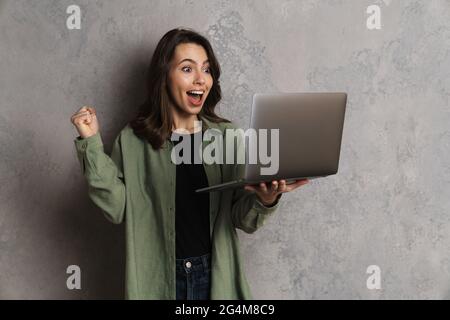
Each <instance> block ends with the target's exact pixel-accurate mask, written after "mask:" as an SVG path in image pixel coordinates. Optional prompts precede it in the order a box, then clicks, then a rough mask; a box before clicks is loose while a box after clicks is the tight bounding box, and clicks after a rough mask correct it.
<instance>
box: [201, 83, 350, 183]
mask: <svg viewBox="0 0 450 320" xmlns="http://www.w3.org/2000/svg"><path fill="white" fill-rule="evenodd" d="M346 105H347V94H346V93H344V92H327V93H256V94H254V95H253V103H252V111H251V121H250V128H253V129H256V130H259V129H267V136H268V137H269V138H268V139H267V140H268V142H270V131H271V129H279V131H278V133H279V144H278V146H279V150H278V152H279V157H278V171H277V172H276V173H275V174H273V175H266V174H261V172H262V171H261V168H264V167H266V166H267V165H264V164H262V163H261V162H260V161H257V163H253V164H251V163H249V161H248V152H249V148H245V152H246V153H247V154H246V160H245V164H243V165H245V174H244V177H243V178H242V179H240V180H235V181H228V182H225V183H221V184H218V185H214V186H209V187H206V188H202V189H197V190H196V192H209V191H220V190H225V189H229V188H239V187H243V186H245V185H247V184H250V185H256V184H259V183H260V182H271V181H272V180H281V179H284V180H286V182H287V183H293V182H295V181H296V180H300V179H316V178H321V177H326V176H329V175H333V174H336V173H337V171H338V166H339V156H340V150H341V140H342V131H343V126H344V117H345V108H346ZM267 149H268V151H269V152H270V151H271V146H268V147H267Z"/></svg>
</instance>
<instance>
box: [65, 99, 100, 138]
mask: <svg viewBox="0 0 450 320" xmlns="http://www.w3.org/2000/svg"><path fill="white" fill-rule="evenodd" d="M70 121H71V122H72V124H73V125H74V126H75V127H76V128H77V131H78V133H79V135H80V137H81V138H83V139H84V138H88V137H90V136H93V135H94V134H96V133H97V132H98V130H99V125H98V120H97V115H96V113H95V109H94V108H91V107H86V106H85V107H83V108H81V109H80V110H78V111H77V112H76V113H75V114H74V115H73V116H72V117H70Z"/></svg>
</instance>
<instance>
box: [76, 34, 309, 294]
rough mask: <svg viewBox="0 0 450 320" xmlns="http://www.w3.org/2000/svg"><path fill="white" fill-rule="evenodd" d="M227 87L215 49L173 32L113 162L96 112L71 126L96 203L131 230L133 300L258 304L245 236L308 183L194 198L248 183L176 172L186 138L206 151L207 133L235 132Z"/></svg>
mask: <svg viewBox="0 0 450 320" xmlns="http://www.w3.org/2000/svg"><path fill="white" fill-rule="evenodd" d="M219 78H220V66H219V63H218V61H217V60H216V57H215V55H214V52H213V49H212V47H211V45H210V43H209V41H208V40H207V39H205V38H204V37H203V36H201V35H200V34H198V33H196V32H194V31H192V30H189V29H174V30H171V31H169V32H167V33H166V34H165V35H164V36H163V37H162V39H161V40H160V41H159V43H158V45H157V47H156V49H155V52H154V54H153V57H152V60H151V63H150V67H149V78H148V97H147V100H146V102H145V103H144V104H143V105H142V106H141V107H140V109H139V113H138V115H137V116H136V118H135V119H134V120H133V121H131V122H130V123H129V124H127V125H126V126H125V128H123V129H122V131H121V132H120V134H119V135H118V136H117V138H116V139H115V141H114V144H113V148H112V151H111V156H108V155H106V154H105V153H104V151H103V143H102V140H101V136H100V133H99V124H98V120H97V116H96V112H95V110H94V108H91V107H83V108H81V109H80V110H78V112H76V113H75V114H74V115H73V116H72V118H71V121H72V123H73V124H74V125H75V126H76V129H77V131H78V133H79V137H77V138H76V139H75V141H74V142H75V147H76V150H77V156H78V159H79V161H80V164H81V168H82V172H83V174H84V176H85V177H86V179H87V182H88V185H89V188H88V192H89V197H90V198H91V200H92V201H93V202H94V203H95V204H96V205H97V206H98V207H99V208H100V209H101V210H102V212H103V214H104V215H105V217H106V218H107V219H108V220H110V221H111V222H113V223H116V224H118V223H121V222H122V221H123V220H125V223H126V298H127V299H175V298H176V299H251V298H252V295H251V292H250V289H249V286H248V283H247V280H246V277H245V275H244V273H243V264H242V258H241V255H240V251H239V246H238V237H237V233H236V228H239V229H241V230H243V231H245V232H247V233H253V232H254V231H256V230H257V229H258V228H260V227H261V226H262V225H263V224H264V222H265V220H266V219H267V218H268V217H269V216H270V215H271V214H272V213H273V212H274V211H275V210H276V208H277V207H278V200H279V198H280V197H281V194H282V193H284V192H289V191H291V190H294V189H296V188H298V187H299V186H301V185H304V184H306V183H307V182H308V180H299V181H297V182H296V183H294V184H290V185H286V182H285V181H283V180H282V181H273V182H272V184H271V185H269V186H266V184H264V183H261V184H260V185H259V186H250V185H249V186H246V187H245V188H244V189H236V190H227V191H222V192H211V193H195V190H196V189H197V188H201V187H204V186H207V185H212V184H218V183H221V182H225V181H229V180H235V179H238V178H240V177H242V174H243V170H242V169H243V165H233V164H216V163H213V164H206V163H201V164H195V163H193V164H188V163H183V164H178V165H175V164H174V162H173V160H172V158H171V152H172V151H173V149H174V147H175V144H176V141H175V140H177V139H179V138H181V137H182V138H183V139H184V138H186V139H188V138H191V139H192V140H194V141H201V145H197V146H196V147H197V149H192V150H200V151H201V150H202V148H203V150H204V148H205V147H206V146H207V144H208V141H205V142H203V140H202V137H203V134H204V132H205V130H207V129H215V130H220V132H222V133H223V132H224V131H225V130H226V129H233V128H236V127H235V126H234V125H233V124H232V123H231V122H230V121H228V120H226V119H223V118H221V117H219V116H218V115H217V114H216V113H215V111H214V109H215V107H216V105H217V103H218V102H219V101H220V99H221V89H220V83H219ZM192 91H194V92H192ZM194 121H201V129H202V130H196V129H198V128H195V126H194V123H195V122H194ZM195 135H198V136H197V137H199V138H200V139H198V140H196V139H193V138H194V136H195ZM174 137H175V138H174ZM181 140H182V139H181ZM192 145H194V143H193V144H192ZM180 155H181V154H180ZM192 159H194V153H192ZM191 163H192V162H191Z"/></svg>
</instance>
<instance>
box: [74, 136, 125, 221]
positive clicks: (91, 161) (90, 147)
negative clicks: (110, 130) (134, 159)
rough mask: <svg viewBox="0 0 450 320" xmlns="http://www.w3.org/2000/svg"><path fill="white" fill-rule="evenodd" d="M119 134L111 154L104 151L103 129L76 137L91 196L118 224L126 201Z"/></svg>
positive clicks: (107, 215)
mask: <svg viewBox="0 0 450 320" xmlns="http://www.w3.org/2000/svg"><path fill="white" fill-rule="evenodd" d="M120 137H121V135H120V134H119V135H118V136H117V138H116V139H115V140H114V143H113V147H112V151H111V156H108V155H107V154H106V153H105V152H104V148H103V142H102V139H101V136H100V132H97V133H96V134H95V135H92V136H90V137H88V138H81V137H80V136H78V137H77V138H76V139H75V140H74V143H75V149H76V152H77V157H78V160H79V163H80V165H81V171H82V174H83V175H84V177H85V178H86V180H87V183H88V195H89V198H90V199H91V200H92V201H93V202H94V204H95V205H96V206H97V207H99V208H100V209H101V210H102V212H103V214H104V216H105V217H106V218H107V219H108V220H109V221H110V222H112V223H115V224H119V223H121V222H122V221H123V217H124V213H125V202H126V193H125V179H124V175H123V166H122V148H121V140H120Z"/></svg>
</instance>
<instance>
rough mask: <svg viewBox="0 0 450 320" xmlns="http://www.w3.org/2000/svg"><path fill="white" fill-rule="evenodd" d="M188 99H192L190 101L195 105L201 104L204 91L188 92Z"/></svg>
mask: <svg viewBox="0 0 450 320" xmlns="http://www.w3.org/2000/svg"><path fill="white" fill-rule="evenodd" d="M186 93H187V95H188V97H189V98H190V99H189V100H190V101H192V102H193V103H195V104H198V103H200V101H202V98H203V94H204V92H203V91H187V92H186Z"/></svg>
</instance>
